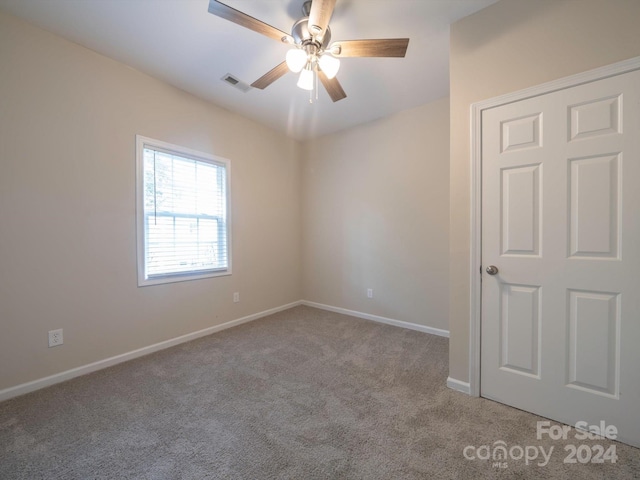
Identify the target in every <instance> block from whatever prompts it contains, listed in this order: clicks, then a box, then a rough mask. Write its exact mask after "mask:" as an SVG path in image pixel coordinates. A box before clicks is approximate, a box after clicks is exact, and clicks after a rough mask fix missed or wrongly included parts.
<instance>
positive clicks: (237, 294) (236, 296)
mask: <svg viewBox="0 0 640 480" xmlns="http://www.w3.org/2000/svg"><path fill="white" fill-rule="evenodd" d="M239 301H240V292H234V294H233V303H238V302H239Z"/></svg>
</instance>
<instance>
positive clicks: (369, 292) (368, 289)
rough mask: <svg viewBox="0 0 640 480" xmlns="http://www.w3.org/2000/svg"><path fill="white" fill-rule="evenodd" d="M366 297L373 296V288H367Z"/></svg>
mask: <svg viewBox="0 0 640 480" xmlns="http://www.w3.org/2000/svg"><path fill="white" fill-rule="evenodd" d="M367 298H373V288H367Z"/></svg>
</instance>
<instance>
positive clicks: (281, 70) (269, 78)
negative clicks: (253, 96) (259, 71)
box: [251, 62, 289, 90]
mask: <svg viewBox="0 0 640 480" xmlns="http://www.w3.org/2000/svg"><path fill="white" fill-rule="evenodd" d="M288 71H289V67H287V62H282V63H281V64H280V65H278V66H277V67H275V68H272V69H271V70H269V71H268V72H267V73H265V74H264V75H263V76H261V77H260V78H259V79H258V80H256V81H255V82H253V83H252V84H251V86H252V87H253V88H259V89H260V90H264V89H265V88H267V87H268V86H269V85H271V84H272V83H273V82H275V81H276V80H278V79H279V78H280V77H281V76H283V75H284V74H285V73H287V72H288Z"/></svg>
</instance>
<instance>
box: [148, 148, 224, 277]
mask: <svg viewBox="0 0 640 480" xmlns="http://www.w3.org/2000/svg"><path fill="white" fill-rule="evenodd" d="M136 144H137V145H136V146H137V148H136V162H137V185H136V187H137V222H138V285H140V286H143V285H154V284H158V283H169V282H179V281H183V280H193V279H196V278H206V277H214V276H219V275H229V274H231V253H230V251H231V241H230V230H231V229H230V222H229V215H228V213H229V161H228V160H225V159H221V158H215V157H213V156H211V155H208V154H206V153H200V152H195V151H193V150H189V149H187V148H183V147H178V146H176V145H170V144H168V143H165V142H160V141H158V140H152V139H150V138H145V137H142V136H140V135H138V136H137V137H136Z"/></svg>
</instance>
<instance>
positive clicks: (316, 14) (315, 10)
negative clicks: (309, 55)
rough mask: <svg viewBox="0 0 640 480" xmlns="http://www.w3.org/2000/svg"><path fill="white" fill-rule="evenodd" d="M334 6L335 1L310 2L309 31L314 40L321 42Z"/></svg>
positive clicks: (314, 0) (316, 0) (319, 0)
mask: <svg viewBox="0 0 640 480" xmlns="http://www.w3.org/2000/svg"><path fill="white" fill-rule="evenodd" d="M335 6H336V0H313V1H312V2H311V12H309V31H310V32H311V33H312V34H313V35H314V36H315V37H316V40H318V41H321V40H322V37H323V36H324V32H325V30H326V29H327V27H328V26H329V20H331V15H333V9H334V8H335Z"/></svg>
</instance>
